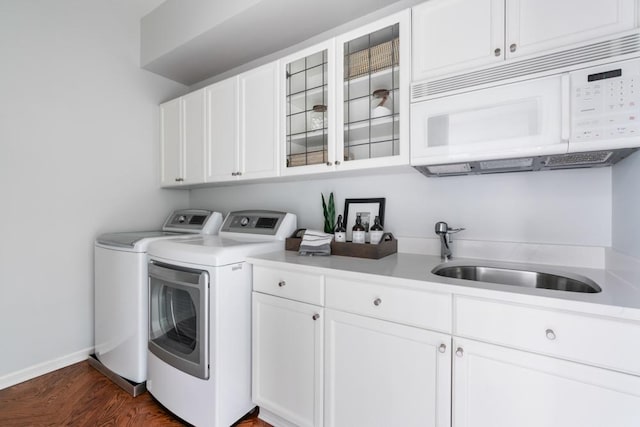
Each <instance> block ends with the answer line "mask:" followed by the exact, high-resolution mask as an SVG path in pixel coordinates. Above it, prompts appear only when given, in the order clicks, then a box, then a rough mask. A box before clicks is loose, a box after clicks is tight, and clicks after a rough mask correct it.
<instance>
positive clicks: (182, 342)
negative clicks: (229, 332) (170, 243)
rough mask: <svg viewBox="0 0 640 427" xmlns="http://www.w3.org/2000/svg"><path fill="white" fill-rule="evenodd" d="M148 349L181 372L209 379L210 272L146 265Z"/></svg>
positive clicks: (162, 265) (161, 265)
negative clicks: (147, 269)
mask: <svg viewBox="0 0 640 427" xmlns="http://www.w3.org/2000/svg"><path fill="white" fill-rule="evenodd" d="M149 351H151V352H152V353H153V354H155V355H156V356H158V357H159V358H160V359H161V360H163V361H164V362H166V363H168V364H169V365H171V366H173V367H175V368H177V369H179V370H181V371H183V372H186V373H188V374H190V375H193V376H195V377H198V378H202V379H208V378H209V273H207V272H206V271H201V270H191V269H186V268H182V267H177V266H172V265H166V264H159V263H154V262H151V263H150V264H149Z"/></svg>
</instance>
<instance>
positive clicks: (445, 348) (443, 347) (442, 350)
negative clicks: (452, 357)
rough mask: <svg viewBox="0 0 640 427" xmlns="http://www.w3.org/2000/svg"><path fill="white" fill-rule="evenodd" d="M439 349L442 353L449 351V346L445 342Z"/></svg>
mask: <svg viewBox="0 0 640 427" xmlns="http://www.w3.org/2000/svg"><path fill="white" fill-rule="evenodd" d="M438 351H439V352H440V353H444V352H445V351H447V346H446V345H445V344H440V347H438Z"/></svg>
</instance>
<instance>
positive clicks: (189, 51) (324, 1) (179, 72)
mask: <svg viewBox="0 0 640 427" xmlns="http://www.w3.org/2000/svg"><path fill="white" fill-rule="evenodd" d="M406 2H407V1H406V0H403V1H401V0H348V1H345V0H243V1H242V2H238V0H235V2H234V1H233V0H202V1H200V2H197V1H195V0H190V2H189V3H188V4H189V6H185V5H186V4H187V3H184V2H182V0H167V1H165V2H164V3H162V4H161V5H160V6H158V7H157V8H156V9H154V10H153V11H152V12H151V13H149V14H148V15H147V16H145V17H144V18H143V19H142V22H141V29H142V35H141V37H142V46H141V65H142V67H143V68H144V69H146V70H149V71H152V72H154V73H157V74H160V75H162V76H165V77H167V78H169V79H171V80H174V81H177V82H180V83H183V84H185V85H193V84H195V83H197V82H201V81H203V80H205V79H208V78H210V77H213V76H216V75H219V74H221V73H224V72H226V71H229V70H231V69H233V68H235V67H238V66H241V65H243V64H246V63H248V62H250V61H253V60H255V59H258V58H261V57H263V56H266V55H269V54H273V53H275V52H278V51H281V50H283V49H285V48H288V47H290V46H293V45H296V44H298V43H302V42H304V41H305V40H307V39H309V38H311V37H313V36H316V35H318V34H321V33H324V32H326V31H329V30H331V29H333V28H335V27H338V26H341V25H343V24H345V23H347V22H349V21H352V20H355V19H358V18H361V17H363V16H365V15H368V14H370V13H373V12H375V11H378V12H379V13H380V12H384V11H381V9H385V8H389V7H390V6H392V5H400V4H402V3H406ZM198 3H199V4H198ZM413 3H416V2H415V1H414V2H413ZM395 9H398V8H397V7H396V8H395ZM385 10H386V9H385ZM196 33H197V34H196ZM152 51H153V52H152Z"/></svg>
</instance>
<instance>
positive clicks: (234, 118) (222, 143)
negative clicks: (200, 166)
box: [206, 77, 240, 182]
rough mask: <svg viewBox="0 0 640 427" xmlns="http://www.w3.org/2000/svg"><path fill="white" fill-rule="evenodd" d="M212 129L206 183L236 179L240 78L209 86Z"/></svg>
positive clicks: (208, 103)
mask: <svg viewBox="0 0 640 427" xmlns="http://www.w3.org/2000/svg"><path fill="white" fill-rule="evenodd" d="M206 91H207V106H208V122H209V130H208V136H207V156H206V158H207V165H206V173H207V177H206V178H207V182H220V181H229V180H235V179H237V178H236V175H235V174H236V173H237V172H238V171H239V170H240V166H239V162H238V141H239V138H238V132H239V129H238V125H239V117H238V115H239V97H238V78H237V77H232V78H230V79H228V80H224V81H222V82H220V83H216V84H214V85H211V86H209V87H207V89H206Z"/></svg>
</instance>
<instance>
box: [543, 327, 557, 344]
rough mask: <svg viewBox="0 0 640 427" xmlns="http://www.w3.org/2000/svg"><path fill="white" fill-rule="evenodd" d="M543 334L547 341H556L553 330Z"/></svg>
mask: <svg viewBox="0 0 640 427" xmlns="http://www.w3.org/2000/svg"><path fill="white" fill-rule="evenodd" d="M545 334H547V339H550V340H551V341H553V340H555V339H556V333H555V332H553V329H547V330H546V331H545Z"/></svg>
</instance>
